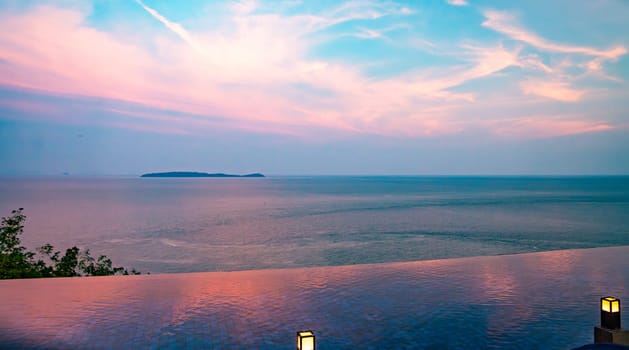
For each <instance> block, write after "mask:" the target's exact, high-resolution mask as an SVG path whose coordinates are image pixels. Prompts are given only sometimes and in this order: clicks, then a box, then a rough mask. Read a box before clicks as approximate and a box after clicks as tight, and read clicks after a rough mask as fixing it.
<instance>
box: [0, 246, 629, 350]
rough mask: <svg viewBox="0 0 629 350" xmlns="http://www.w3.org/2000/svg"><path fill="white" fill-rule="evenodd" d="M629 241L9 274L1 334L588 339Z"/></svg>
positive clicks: (204, 344)
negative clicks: (204, 267)
mask: <svg viewBox="0 0 629 350" xmlns="http://www.w3.org/2000/svg"><path fill="white" fill-rule="evenodd" d="M628 254H629V247H616V248H600V249H598V248H597V249H589V250H568V251H556V252H545V253H535V254H523V255H511V256H498V257H478V258H464V259H450V260H435V261H422V262H410V263H392V264H376V265H356V266H339V267H325V268H306V269H286V270H259V271H241V272H212V273H188V274H171V275H168V274H164V275H144V276H126V277H94V278H71V279H66V278H64V279H46V280H43V279H41V280H12V281H0V298H1V299H0V300H2V301H3V302H2V304H0V312H1V314H2V315H3V320H2V321H1V323H0V345H2V346H0V347H2V348H5V347H9V348H36V347H47V348H108V347H112V348H134V347H140V348H185V347H186V346H187V347H191V348H211V347H221V348H222V347H224V348H241V347H245V346H254V347H256V348H269V349H292V348H293V347H294V335H295V331H297V330H302V329H312V330H314V331H315V332H316V334H317V348H318V349H339V348H350V347H351V346H352V345H355V344H358V343H359V342H361V344H363V343H362V342H365V341H366V342H367V344H369V345H371V346H373V347H375V348H401V347H405V346H406V347H413V348H431V347H432V348H434V347H441V348H457V347H463V348H469V347H474V348H539V347H542V346H543V347H544V348H548V349H553V348H557V349H565V348H570V347H576V346H579V345H583V344H585V343H588V342H591V340H592V339H591V334H592V326H593V325H595V324H596V322H597V320H598V318H597V302H598V298H599V297H600V296H602V295H608V294H612V295H617V296H619V297H621V298H622V297H625V298H626V296H627V291H628V287H629V268H628V266H627V262H626V256H628ZM551 326H552V327H551ZM444 329H447V330H448V332H447V334H449V336H448V337H442V336H437V335H438V334H442V333H443V331H444Z"/></svg>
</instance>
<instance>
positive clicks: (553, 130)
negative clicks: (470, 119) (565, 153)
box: [488, 115, 612, 138]
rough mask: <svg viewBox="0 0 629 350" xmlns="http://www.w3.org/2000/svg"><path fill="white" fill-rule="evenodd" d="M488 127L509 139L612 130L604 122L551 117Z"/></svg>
mask: <svg viewBox="0 0 629 350" xmlns="http://www.w3.org/2000/svg"><path fill="white" fill-rule="evenodd" d="M488 126H489V127H490V129H492V130H493V132H494V133H495V134H497V135H499V136H501V137H509V138H513V137H516V138H547V137H555V136H566V135H574V134H583V133H588V132H599V131H605V130H609V129H612V126H611V125H609V124H608V123H606V122H604V121H591V120H587V119H582V118H578V117H575V116H552V115H551V116H545V115H536V116H529V117H523V118H516V119H507V120H495V121H490V122H488Z"/></svg>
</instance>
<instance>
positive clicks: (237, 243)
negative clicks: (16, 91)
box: [0, 176, 629, 273]
mask: <svg viewBox="0 0 629 350" xmlns="http://www.w3.org/2000/svg"><path fill="white" fill-rule="evenodd" d="M18 207H24V208H25V214H26V215H27V217H28V219H27V223H26V229H25V233H24V235H23V237H22V240H23V243H24V244H25V245H27V246H28V247H29V248H31V249H34V248H35V247H37V246H40V245H42V244H44V243H46V242H49V243H51V244H53V245H54V246H55V247H57V248H59V249H61V248H63V249H65V248H68V247H70V246H72V245H79V246H81V247H84V248H90V249H91V251H92V252H93V253H94V254H95V255H100V254H105V255H108V256H109V257H111V258H112V260H113V261H114V263H115V264H116V265H123V266H127V267H135V268H137V269H139V270H141V271H145V272H147V271H148V272H152V273H158V272H194V271H232V270H248V269H267V268H288V267H309V266H329V265H350V264H361V263H380V262H396V261H413V260H429V259H441V258H455V257H465V256H481V255H498V254H511V253H523V252H535V251H546V250H556V249H569V248H588V247H601V246H615V245H629V177H349V176H348V177H268V178H263V179H255V178H250V179H249V178H247V179H229V178H227V179H224V178H195V179H192V178H191V179H165V178H122V177H121V178H76V177H63V178H25V179H17V178H1V179H0V215H2V216H7V215H9V213H10V211H11V209H15V208H18Z"/></svg>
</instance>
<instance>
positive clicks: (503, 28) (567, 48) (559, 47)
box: [483, 10, 627, 60]
mask: <svg viewBox="0 0 629 350" xmlns="http://www.w3.org/2000/svg"><path fill="white" fill-rule="evenodd" d="M484 15H485V21H484V22H483V26H484V27H487V28H490V29H493V30H495V31H497V32H500V33H502V34H505V35H507V36H508V37H510V38H511V39H514V40H518V41H521V42H524V43H526V44H529V45H531V46H534V47H536V48H538V49H541V50H547V51H552V52H561V53H575V54H582V55H587V56H596V57H601V58H605V59H610V60H615V59H617V58H618V57H620V56H622V55H624V54H626V53H627V49H626V48H625V47H624V46H616V47H614V48H611V49H607V50H600V49H596V48H592V47H588V46H579V45H567V44H559V43H554V42H552V41H550V40H546V39H544V38H542V37H540V36H538V35H537V34H535V33H533V32H531V31H528V30H526V29H524V28H523V27H522V26H520V25H518V21H517V18H516V17H515V16H514V15H512V14H510V13H508V12H503V11H493V10H487V11H485V12H484Z"/></svg>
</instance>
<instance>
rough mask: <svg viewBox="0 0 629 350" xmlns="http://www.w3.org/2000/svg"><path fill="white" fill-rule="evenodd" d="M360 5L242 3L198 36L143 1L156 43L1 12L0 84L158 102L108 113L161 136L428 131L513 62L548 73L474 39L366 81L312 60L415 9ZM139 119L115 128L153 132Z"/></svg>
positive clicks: (67, 18)
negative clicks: (346, 31) (439, 58)
mask: <svg viewBox="0 0 629 350" xmlns="http://www.w3.org/2000/svg"><path fill="white" fill-rule="evenodd" d="M365 4H367V5H368V4H370V3H365ZM365 4H364V3H353V2H352V3H346V4H345V5H342V6H340V7H338V8H336V9H335V10H334V11H330V12H329V13H324V14H318V15H294V16H282V15H277V14H264V15H259V14H255V11H254V10H255V4H254V3H249V2H242V3H239V4H237V6H236V7H237V8H235V9H234V14H233V15H234V18H233V23H230V24H233V27H229V28H228V29H229V30H225V31H215V32H212V33H204V32H194V33H193V32H191V31H189V30H187V29H186V28H185V27H184V26H183V25H181V24H178V23H175V22H173V21H170V20H169V19H168V18H167V17H166V16H164V15H162V14H160V13H159V12H157V11H156V10H154V9H152V8H150V7H148V6H147V5H145V4H144V3H142V2H141V1H139V0H138V6H139V7H140V8H143V9H144V10H145V11H146V16H147V17H148V18H151V19H154V20H155V21H156V23H160V24H161V25H163V26H164V28H165V31H169V32H171V33H174V34H175V36H173V35H171V34H170V33H168V32H166V33H167V34H168V35H166V34H163V33H162V34H163V35H162V36H159V35H158V36H156V37H151V38H142V39H143V40H145V41H150V43H151V44H152V45H153V46H152V48H151V49H147V48H144V47H142V46H140V45H138V42H139V40H136V41H133V40H131V39H129V38H125V37H120V36H119V35H118V36H116V35H115V34H112V33H107V32H103V31H99V30H96V29H94V28H91V27H89V26H88V25H87V24H86V23H85V18H86V16H87V13H85V12H80V11H76V10H63V9H59V8H56V7H49V6H48V7H46V6H40V7H37V8H34V9H33V10H31V11H29V12H26V13H22V14H18V15H16V14H12V15H9V14H0V23H2V27H3V28H10V29H11V30H2V31H0V59H2V60H3V61H4V62H6V63H5V64H1V65H0V85H4V86H10V87H18V88H28V89H35V90H38V91H46V92H48V93H51V94H66V95H72V96H91V97H97V98H104V99H111V100H117V101H125V102H130V103H131V104H135V105H139V106H145V107H147V108H150V109H151V110H158V109H161V110H164V111H165V112H164V113H148V112H138V111H137V110H125V107H117V108H116V110H115V111H111V112H112V113H116V114H118V115H126V116H127V117H129V118H135V119H138V121H139V120H140V119H141V120H143V121H144V124H142V125H145V124H146V123H155V125H156V126H155V129H156V131H157V132H162V131H163V130H168V126H171V127H172V130H178V132H182V133H183V132H202V130H206V129H207V128H216V127H235V128H242V129H246V130H252V131H256V132H274V133H281V134H289V135H300V136H303V135H307V134H308V132H309V131H310V130H313V129H318V130H320V129H329V130H331V131H338V132H341V133H344V132H347V133H375V134H386V135H408V136H422V135H434V134H444V133H452V132H458V131H460V130H461V128H462V125H463V124H461V122H460V120H461V119H465V117H466V116H464V115H462V114H461V113H462V112H461V110H462V107H464V106H468V105H470V104H473V103H477V100H476V95H475V94H473V93H470V92H465V91H455V90H453V88H456V87H458V86H460V85H462V84H465V83H466V82H469V81H472V80H475V79H481V78H484V77H488V76H492V75H494V74H496V73H498V72H500V71H502V70H504V69H506V68H509V67H536V69H538V70H542V71H550V70H551V68H550V67H547V66H546V65H544V64H543V63H542V62H541V60H540V59H539V58H538V57H536V56H528V57H527V58H526V59H523V58H522V57H520V49H519V48H516V49H509V48H506V47H504V46H502V45H494V46H488V47H477V46H471V45H467V46H464V47H462V48H461V52H460V54H461V56H462V57H463V60H464V62H462V63H460V64H459V65H457V66H450V67H445V68H443V67H442V68H432V69H431V68H428V69H419V70H416V71H411V72H407V73H406V74H404V75H400V76H396V77H390V78H383V79H372V78H369V77H368V76H366V75H365V74H364V72H363V71H362V70H361V67H359V66H356V65H352V64H343V63H339V62H332V61H325V60H316V59H312V58H309V55H308V53H309V50H310V48H311V47H312V46H313V45H315V43H313V42H312V41H311V40H309V39H308V34H312V33H316V32H317V31H320V30H322V29H325V28H328V27H329V26H332V25H334V24H338V23H342V22H344V21H350V20H354V19H361V20H363V21H367V20H369V19H372V18H380V17H383V16H387V15H392V14H398V15H407V14H410V13H412V11H410V10H409V9H405V8H400V7H399V6H392V5H390V4H389V5H387V4H385V5H382V4H379V5H378V6H375V5H374V6H373V7H369V6H367V5H365ZM366 29H367V28H366ZM369 30H371V29H369ZM371 35H375V33H371ZM457 54H459V53H457ZM558 88H560V89H558ZM522 89H523V90H524V91H525V93H527V94H533V95H540V96H545V97H550V98H554V99H557V100H561V101H576V100H578V99H580V98H581V95H578V92H575V91H572V90H570V88H569V87H568V86H563V87H562V86H559V85H555V86H551V85H546V86H541V87H540V86H528V85H526V83H524V85H523V87H522ZM570 93H572V95H570ZM121 105H124V104H121ZM166 111H172V112H176V113H166ZM217 119H220V121H217ZM137 124H138V123H136V122H134V121H129V122H118V124H117V125H118V126H119V127H125V126H128V127H130V128H136V129H137V128H143V130H151V127H146V126H138V125H137ZM157 129H159V130H157Z"/></svg>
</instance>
